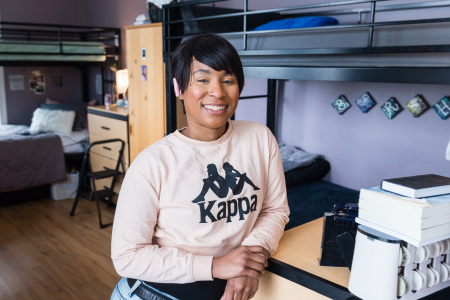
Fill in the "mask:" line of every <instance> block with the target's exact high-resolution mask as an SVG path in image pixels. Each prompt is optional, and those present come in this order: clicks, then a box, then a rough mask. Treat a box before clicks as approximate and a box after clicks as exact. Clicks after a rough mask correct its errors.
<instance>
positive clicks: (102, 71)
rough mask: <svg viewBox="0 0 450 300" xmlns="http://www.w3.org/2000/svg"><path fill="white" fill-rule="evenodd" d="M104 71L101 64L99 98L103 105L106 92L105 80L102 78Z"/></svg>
mask: <svg viewBox="0 0 450 300" xmlns="http://www.w3.org/2000/svg"><path fill="white" fill-rule="evenodd" d="M104 72H105V68H104V67H103V66H101V68H100V73H101V85H102V99H101V100H100V103H101V104H102V105H104V104H105V103H104V102H105V94H106V92H105V84H106V83H105V80H104V78H105V77H104Z"/></svg>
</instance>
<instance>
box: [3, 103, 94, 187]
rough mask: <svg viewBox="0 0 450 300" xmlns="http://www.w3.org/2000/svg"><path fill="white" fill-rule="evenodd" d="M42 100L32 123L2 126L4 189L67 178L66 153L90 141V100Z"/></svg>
mask: <svg viewBox="0 0 450 300" xmlns="http://www.w3.org/2000/svg"><path fill="white" fill-rule="evenodd" d="M47 101H52V102H53V104H48V103H47V104H42V105H41V107H40V108H38V109H36V110H35V112H34V113H33V119H32V122H31V126H25V125H1V126H0V166H1V167H0V192H6V191H13V190H18V189H25V188H29V187H36V186H43V185H46V184H50V183H54V182H58V181H64V180H66V160H65V154H77V153H84V151H85V149H86V147H87V145H88V144H89V134H88V129H87V128H86V122H87V103H71V104H70V103H69V104H59V103H55V102H56V101H53V100H50V99H47Z"/></svg>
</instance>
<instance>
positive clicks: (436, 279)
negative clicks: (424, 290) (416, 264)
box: [427, 266, 441, 287]
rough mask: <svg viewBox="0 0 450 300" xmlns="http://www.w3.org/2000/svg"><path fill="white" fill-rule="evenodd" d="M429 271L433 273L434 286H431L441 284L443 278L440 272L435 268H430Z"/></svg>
mask: <svg viewBox="0 0 450 300" xmlns="http://www.w3.org/2000/svg"><path fill="white" fill-rule="evenodd" d="M428 270H429V271H431V273H432V274H433V284H432V285H431V286H435V285H436V284H438V283H439V281H441V276H439V273H438V271H436V269H435V268H433V267H430V266H429V267H428ZM427 283H428V278H427ZM428 287H430V286H428Z"/></svg>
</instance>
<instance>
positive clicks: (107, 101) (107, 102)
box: [105, 94, 111, 107]
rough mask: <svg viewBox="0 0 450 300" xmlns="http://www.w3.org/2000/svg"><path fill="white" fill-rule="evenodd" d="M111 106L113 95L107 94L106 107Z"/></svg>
mask: <svg viewBox="0 0 450 300" xmlns="http://www.w3.org/2000/svg"><path fill="white" fill-rule="evenodd" d="M110 104H111V95H110V94H106V95H105V105H106V107H109V105H110Z"/></svg>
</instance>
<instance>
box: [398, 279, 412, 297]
mask: <svg viewBox="0 0 450 300" xmlns="http://www.w3.org/2000/svg"><path fill="white" fill-rule="evenodd" d="M410 290H411V285H410V284H409V281H408V279H406V278H405V276H403V275H401V274H399V275H398V279H397V296H398V297H403V296H404V295H405V294H407V293H408V292H409V291H410Z"/></svg>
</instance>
